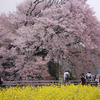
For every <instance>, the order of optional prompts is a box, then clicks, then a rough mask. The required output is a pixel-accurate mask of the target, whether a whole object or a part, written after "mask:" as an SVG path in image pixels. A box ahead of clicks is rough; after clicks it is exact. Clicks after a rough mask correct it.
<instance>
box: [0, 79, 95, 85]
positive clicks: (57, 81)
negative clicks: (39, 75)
mask: <svg viewBox="0 0 100 100" xmlns="http://www.w3.org/2000/svg"><path fill="white" fill-rule="evenodd" d="M80 83H81V80H70V81H69V84H74V85H78V84H80ZM52 84H65V83H64V82H62V81H59V80H36V81H4V82H3V84H2V86H16V85H19V86H23V85H34V86H38V85H39V86H42V85H52ZM90 84H91V85H92V86H97V84H96V82H95V81H91V82H90Z"/></svg>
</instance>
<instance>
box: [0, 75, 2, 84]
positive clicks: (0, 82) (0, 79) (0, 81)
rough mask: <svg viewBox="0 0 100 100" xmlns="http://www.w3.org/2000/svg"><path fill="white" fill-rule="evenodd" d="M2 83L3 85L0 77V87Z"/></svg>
mask: <svg viewBox="0 0 100 100" xmlns="http://www.w3.org/2000/svg"><path fill="white" fill-rule="evenodd" d="M2 83H3V79H2V77H1V76H0V86H1V84H2Z"/></svg>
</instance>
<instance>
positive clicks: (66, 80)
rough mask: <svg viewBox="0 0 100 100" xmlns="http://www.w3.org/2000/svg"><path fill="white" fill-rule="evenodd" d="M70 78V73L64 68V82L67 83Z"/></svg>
mask: <svg viewBox="0 0 100 100" xmlns="http://www.w3.org/2000/svg"><path fill="white" fill-rule="evenodd" d="M69 80H70V74H69V72H68V70H65V72H64V83H68V82H69Z"/></svg>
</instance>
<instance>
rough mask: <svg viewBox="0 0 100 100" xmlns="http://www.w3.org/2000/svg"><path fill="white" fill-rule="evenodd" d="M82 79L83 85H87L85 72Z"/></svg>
mask: <svg viewBox="0 0 100 100" xmlns="http://www.w3.org/2000/svg"><path fill="white" fill-rule="evenodd" d="M80 79H81V81H82V85H86V78H85V75H84V73H82V74H81V76H80Z"/></svg>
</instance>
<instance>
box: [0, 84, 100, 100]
mask: <svg viewBox="0 0 100 100" xmlns="http://www.w3.org/2000/svg"><path fill="white" fill-rule="evenodd" d="M0 100H100V88H99V86H98V87H92V86H82V85H73V84H71V85H66V86H64V85H51V86H37V87H34V86H30V85H29V86H26V87H25V86H23V87H18V86H16V87H10V88H6V89H0Z"/></svg>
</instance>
